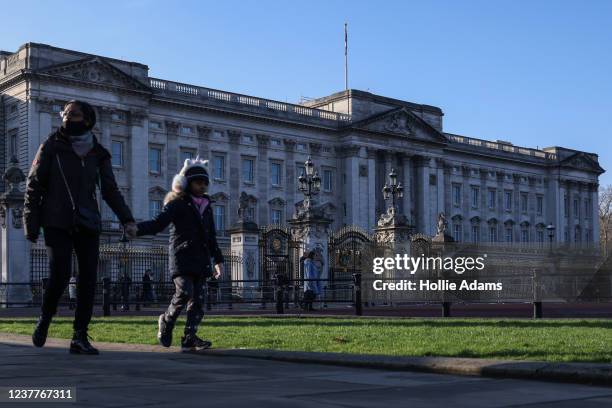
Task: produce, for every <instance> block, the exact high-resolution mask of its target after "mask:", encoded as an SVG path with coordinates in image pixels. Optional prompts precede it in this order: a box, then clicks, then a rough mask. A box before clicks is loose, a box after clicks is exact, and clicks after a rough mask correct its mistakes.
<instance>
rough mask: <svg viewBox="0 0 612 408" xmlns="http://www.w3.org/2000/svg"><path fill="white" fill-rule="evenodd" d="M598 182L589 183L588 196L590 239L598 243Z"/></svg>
mask: <svg viewBox="0 0 612 408" xmlns="http://www.w3.org/2000/svg"><path fill="white" fill-rule="evenodd" d="M598 189H599V184H598V183H589V197H590V198H591V217H590V218H589V224H591V225H592V227H591V235H592V238H591V241H592V243H593V244H595V243H599V241H600V239H599V228H600V226H599V192H598Z"/></svg>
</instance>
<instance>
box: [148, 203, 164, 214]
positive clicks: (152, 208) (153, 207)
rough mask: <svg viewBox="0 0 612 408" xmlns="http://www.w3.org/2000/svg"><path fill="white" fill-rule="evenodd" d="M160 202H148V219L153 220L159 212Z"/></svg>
mask: <svg viewBox="0 0 612 408" xmlns="http://www.w3.org/2000/svg"><path fill="white" fill-rule="evenodd" d="M161 207H162V202H161V200H149V218H155V217H156V216H157V214H159V212H160V211H161Z"/></svg>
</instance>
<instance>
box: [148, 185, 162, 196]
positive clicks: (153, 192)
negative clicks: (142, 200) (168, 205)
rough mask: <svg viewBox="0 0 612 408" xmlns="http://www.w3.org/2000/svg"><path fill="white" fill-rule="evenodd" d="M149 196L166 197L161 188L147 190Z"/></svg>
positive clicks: (155, 187)
mask: <svg viewBox="0 0 612 408" xmlns="http://www.w3.org/2000/svg"><path fill="white" fill-rule="evenodd" d="M149 195H152V196H164V195H166V190H164V189H163V188H161V187H160V186H154V187H151V188H150V189H149Z"/></svg>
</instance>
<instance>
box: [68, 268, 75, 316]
mask: <svg viewBox="0 0 612 408" xmlns="http://www.w3.org/2000/svg"><path fill="white" fill-rule="evenodd" d="M68 297H69V298H70V303H69V304H68V308H69V309H70V310H74V308H75V307H76V298H77V277H76V276H75V275H72V277H71V278H70V283H68Z"/></svg>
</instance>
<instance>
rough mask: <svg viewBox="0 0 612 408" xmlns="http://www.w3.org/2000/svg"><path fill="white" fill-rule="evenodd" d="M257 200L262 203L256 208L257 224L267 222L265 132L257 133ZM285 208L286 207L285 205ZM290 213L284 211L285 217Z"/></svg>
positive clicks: (268, 141) (268, 182) (268, 138)
mask: <svg viewBox="0 0 612 408" xmlns="http://www.w3.org/2000/svg"><path fill="white" fill-rule="evenodd" d="M256 137H257V201H258V202H260V203H262V205H259V206H258V208H257V210H258V211H259V224H260V225H266V224H269V219H270V214H269V211H268V209H269V208H268V190H269V189H270V180H269V179H268V175H269V170H268V148H269V145H270V136H268V135H265V134H261V133H260V134H257V135H256ZM285 209H286V207H285ZM288 214H290V213H287V212H286V213H285V219H288V218H289V215H288Z"/></svg>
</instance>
